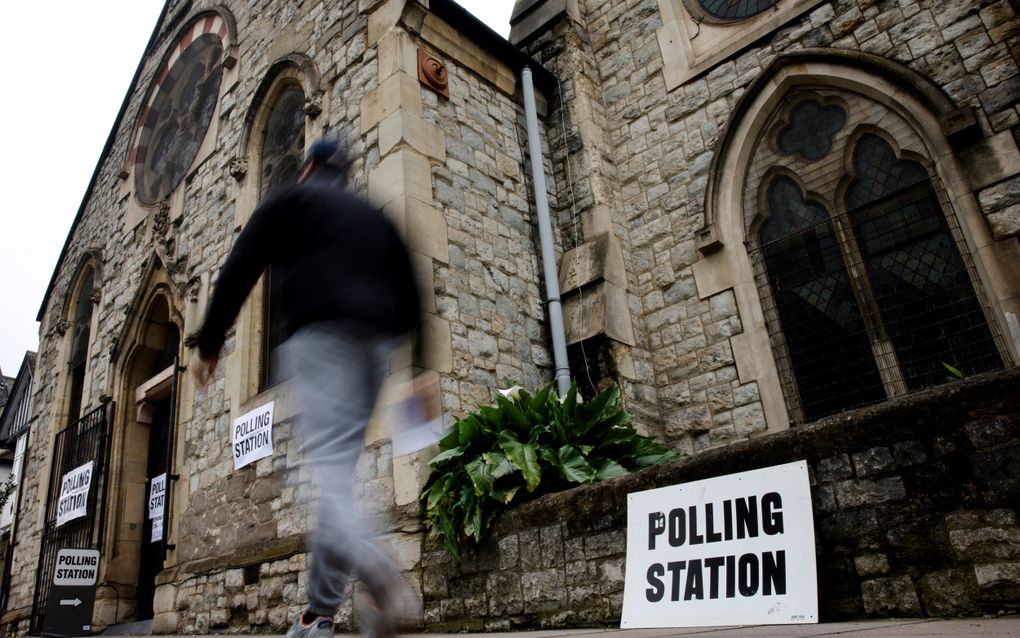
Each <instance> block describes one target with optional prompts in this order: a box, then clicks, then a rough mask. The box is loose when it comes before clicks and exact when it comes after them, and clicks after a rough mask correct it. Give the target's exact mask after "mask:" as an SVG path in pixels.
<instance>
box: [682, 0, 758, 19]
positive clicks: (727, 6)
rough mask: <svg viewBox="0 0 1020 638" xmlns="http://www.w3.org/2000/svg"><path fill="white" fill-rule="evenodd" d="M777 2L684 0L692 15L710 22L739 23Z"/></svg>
mask: <svg viewBox="0 0 1020 638" xmlns="http://www.w3.org/2000/svg"><path fill="white" fill-rule="evenodd" d="M776 2H777V0H684V4H685V5H687V8H688V9H689V10H691V13H692V14H693V15H695V16H696V17H698V18H701V19H703V20H706V21H709V22H739V21H740V20H746V19H747V18H750V17H753V16H756V15H758V14H759V13H761V12H762V11H765V10H767V9H771V8H772V7H774V6H775V5H776Z"/></svg>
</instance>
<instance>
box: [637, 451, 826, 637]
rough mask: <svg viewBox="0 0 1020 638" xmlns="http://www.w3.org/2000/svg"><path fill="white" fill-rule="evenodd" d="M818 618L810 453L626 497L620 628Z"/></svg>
mask: <svg viewBox="0 0 1020 638" xmlns="http://www.w3.org/2000/svg"><path fill="white" fill-rule="evenodd" d="M816 622H818V583H817V572H816V570H815V534H814V518H813V516H812V510H811V491H810V487H809V485H808V469H807V463H806V462H805V461H798V462H795V463H788V464H786V465H779V466H775V467H769V468H765V469H761V470H753V471H750V472H742V473H739V474H730V475H728V476H721V477H717V478H712V479H707V480H702V481H694V482H691V483H683V484H680V485H671V486H669V487H662V488H658V489H653V490H647V491H644V492H635V493H633V494H629V495H628V496H627V570H626V577H625V580H624V592H623V615H622V618H621V621H620V627H621V628H624V629H633V628H639V627H640V628H651V627H700V626H720V625H766V624H797V623H816Z"/></svg>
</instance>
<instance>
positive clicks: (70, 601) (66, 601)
mask: <svg viewBox="0 0 1020 638" xmlns="http://www.w3.org/2000/svg"><path fill="white" fill-rule="evenodd" d="M80 604H81V599H80V598H78V597H77V596H75V597H74V598H61V599H60V606H61V607H77V606H78V605H80Z"/></svg>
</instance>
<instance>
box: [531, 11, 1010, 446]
mask: <svg viewBox="0 0 1020 638" xmlns="http://www.w3.org/2000/svg"><path fill="white" fill-rule="evenodd" d="M788 4H789V5H791V6H792V5H798V6H800V5H803V6H804V7H805V9H804V10H803V11H800V12H794V13H793V14H791V15H793V17H792V18H790V19H789V20H787V22H785V23H783V24H778V25H777V26H776V27H775V28H774V29H772V31H770V32H768V33H766V34H765V35H763V36H761V37H756V38H755V39H754V41H753V42H751V41H748V42H747V46H745V47H744V48H743V49H741V50H737V51H734V52H733V53H732V54H730V55H728V56H726V57H723V58H721V59H719V60H718V61H717V62H716V63H715V64H714V65H713V66H710V67H706V68H704V69H703V70H702V71H699V72H698V73H697V74H695V75H694V76H692V77H690V78H689V79H687V80H685V81H684V82H682V83H680V84H677V85H672V84H671V83H670V82H668V81H666V80H665V79H664V78H668V77H670V73H671V70H672V69H673V68H674V67H676V66H677V65H680V64H681V63H682V61H680V60H678V59H676V58H675V55H676V54H675V52H671V50H670V49H669V48H668V47H664V46H662V45H660V39H659V38H661V37H663V36H662V35H661V33H660V31H661V29H663V27H664V22H663V21H664V19H666V18H664V13H663V11H664V10H663V7H667V6H668V7H673V12H674V13H676V12H680V9H679V7H681V5H682V3H681V0H658V2H656V1H655V0H623V1H622V2H606V1H602V0H591V1H589V2H585V3H582V11H581V16H580V17H579V18H568V17H564V18H562V19H561V20H559V21H558V22H554V23H552V24H551V25H550V26H549V27H547V28H546V29H544V30H539V31H537V32H535V33H533V34H531V35H530V37H529V38H528V39H527V40H526V41H524V42H523V43H522V44H523V46H524V47H525V49H526V50H527V51H529V52H530V53H531V54H532V55H534V56H535V57H536V59H538V60H540V61H541V62H542V63H543V64H545V65H546V66H548V68H550V69H553V70H554V71H555V72H556V74H557V76H558V77H559V78H560V80H561V83H562V84H561V91H562V94H563V96H564V97H563V104H562V106H561V108H558V109H557V111H558V112H556V113H554V114H553V116H552V118H551V122H552V126H551V127H550V135H551V136H552V138H553V139H554V141H555V144H554V146H553V156H554V158H555V159H556V165H555V170H554V175H555V178H556V179H555V187H556V194H555V195H556V198H557V201H558V202H559V203H560V205H561V206H560V210H561V211H564V212H563V220H562V222H561V225H562V227H563V228H564V229H565V231H564V238H565V239H566V240H567V241H568V244H567V245H571V244H572V243H574V242H576V243H583V242H585V241H592V240H594V239H595V232H596V231H595V230H594V229H593V228H592V227H591V224H588V225H587V226H585V225H584V224H582V223H580V222H578V221H577V220H574V219H572V217H571V216H569V215H567V212H568V204H569V203H570V202H571V201H572V200H571V195H573V201H574V202H576V203H575V206H576V208H577V210H578V211H579V213H580V215H579V218H580V220H582V221H583V220H587V217H585V215H591V214H592V213H591V212H590V211H592V210H594V209H595V208H596V206H595V205H596V204H598V203H603V204H605V205H606V206H608V207H609V208H610V209H611V212H610V213H609V215H610V217H611V220H612V222H611V226H612V227H613V229H614V231H615V233H616V235H617V236H618V238H619V241H620V243H621V245H622V246H624V247H625V249H624V251H623V255H624V270H625V273H626V289H627V292H628V295H629V296H630V308H631V312H632V321H633V325H634V335H635V345H634V347H633V348H630V349H629V351H630V353H631V355H632V357H633V361H634V362H636V364H637V366H638V369H639V370H640V374H638V375H637V380H635V381H631V380H627V379H624V380H623V381H624V383H623V385H624V389H625V396H626V398H627V401H628V409H629V410H630V411H631V412H632V413H634V414H635V415H636V416H637V417H638V419H639V420H640V421H641V422H642V423H645V424H647V426H648V427H649V429H650V430H651V431H653V432H655V433H657V434H658V435H659V436H661V437H662V438H663V439H665V440H668V441H669V442H670V443H671V445H673V446H674V447H676V448H677V449H680V450H683V451H686V452H695V453H696V452H701V451H704V450H709V449H712V448H715V447H718V446H721V445H727V444H730V443H732V442H735V441H740V440H745V439H748V438H753V437H757V436H761V435H762V434H764V433H765V432H776V431H779V430H781V429H783V428H785V427H787V426H788V424H787V422H788V420H789V419H788V415H787V414H786V413H785V412H784V408H782V407H781V405H782V403H783V397H782V396H777V388H776V387H775V384H774V383H772V382H769V381H768V379H767V378H762V377H757V378H752V377H751V375H750V374H749V372H750V371H751V370H752V369H753V368H754V367H756V366H757V365H758V359H755V360H754V361H750V362H748V361H747V360H746V357H745V360H743V361H742V360H741V358H740V353H739V352H736V351H737V350H738V349H739V348H740V347H741V344H744V345H743V347H745V348H747V346H746V344H747V343H749V342H750V336H749V332H748V331H749V330H753V329H754V326H755V324H756V323H757V322H758V321H760V320H759V319H758V318H757V317H756V316H755V313H752V312H749V311H748V309H747V308H746V304H743V305H742V304H741V303H736V302H735V300H734V295H735V294H736V295H737V296H738V297H739V295H740V291H739V290H738V289H737V288H725V287H724V288H723V289H722V290H721V291H719V292H715V291H714V290H713V292H712V293H711V294H705V293H704V292H703V291H704V290H705V289H706V288H711V285H708V286H706V282H705V281H704V280H703V279H704V278H703V277H701V273H700V272H699V271H698V270H697V264H698V262H699V261H701V260H702V259H703V257H702V256H701V255H700V254H699V251H698V250H697V248H698V246H699V242H700V241H701V237H699V231H700V229H702V228H703V227H705V225H706V223H708V222H709V221H710V220H708V219H706V217H705V197H706V192H707V190H708V184H709V181H710V179H711V178H712V176H713V175H712V170H711V167H712V163H713V160H714V159H715V155H716V153H717V152H718V150H719V148H718V146H719V141H720V139H721V135H722V133H723V131H724V130H726V128H727V127H730V128H733V127H735V126H737V125H738V124H739V122H737V121H734V115H733V114H734V112H735V108H736V107H737V106H738V104H739V103H740V100H741V97H742V96H743V95H744V94H745V92H746V91H747V90H748V88H749V87H751V86H752V84H753V83H754V81H755V80H756V79H758V78H759V77H761V76H762V74H763V73H765V72H766V70H767V69H768V68H769V65H770V64H771V63H772V62H774V61H775V60H776V58H777V57H778V56H781V55H784V54H786V53H789V52H792V51H797V50H802V49H808V48H810V49H812V50H817V51H820V52H824V51H825V50H833V51H839V52H844V53H848V54H851V55H852V53H850V52H863V53H867V54H874V55H877V56H881V57H883V58H885V59H887V60H888V61H890V62H892V63H896V64H902V65H904V66H906V67H907V68H909V69H910V70H911V71H913V72H916V73H918V74H919V75H920V76H923V77H924V78H926V79H927V80H928V81H930V82H932V83H933V84H934V85H935V86H937V87H939V90H940V91H942V92H944V94H945V95H946V96H948V98H949V99H951V100H952V101H953V103H954V104H956V105H958V106H959V107H960V108H962V109H964V110H967V109H972V110H973V113H974V114H975V117H976V120H975V121H976V122H977V127H978V129H979V136H980V137H981V138H982V139H981V141H980V142H979V143H976V144H975V145H974V147H973V149H971V150H967V151H966V152H964V153H963V155H964V159H965V162H966V165H965V166H964V168H965V170H966V171H967V178H968V179H969V180H970V181H971V183H972V185H973V188H974V190H973V191H972V192H973V196H974V199H976V200H977V202H978V203H979V205H980V207H981V210H980V212H979V213H978V217H979V219H980V221H981V223H987V225H988V228H989V230H990V232H991V234H992V236H993V239H994V240H997V241H1005V242H1007V244H1008V242H1009V241H1010V240H1012V239H1013V238H1015V237H1016V235H1017V231H1018V221H1017V220H1018V214H1017V210H1018V204H1017V202H1016V197H1015V192H1016V190H1017V186H1016V182H1017V177H1016V174H1017V170H1018V169H1020V156H1018V154H1017V150H1016V149H1017V144H1016V141H1015V139H1013V133H1011V131H1014V130H1015V127H1016V126H1017V124H1018V123H1020V110H1018V102H1020V89H1018V86H1020V85H1018V82H1020V79H1018V78H1020V67H1018V65H1017V59H1016V58H1017V56H1016V50H1017V47H1018V46H1020V19H1018V18H1017V16H1016V14H1015V10H1014V8H1015V3H1013V4H1012V5H1011V4H1010V3H1009V2H1008V0H982V1H980V2H977V1H972V0H947V1H946V2H938V3H931V2H926V1H923V0H892V1H889V2H874V1H872V0H848V1H842V0H841V1H828V2H806V1H801V0H795V1H793V2H790V3H788ZM665 15H668V13H666V14H665ZM763 20H765V18H763ZM748 22H751V21H748ZM734 29H737V30H739V29H738V28H737V27H734ZM699 63H700V62H699ZM586 100H587V103H586V104H582V103H585V101H586ZM582 106H583V108H582ZM559 111H562V113H560V112H559ZM593 114H594V115H593ZM561 118H562V119H563V121H564V122H565V124H566V130H565V131H564V132H562V133H561V132H560V130H559V127H560V119H561ZM591 122H597V123H598V124H599V127H598V128H599V129H600V131H599V133H598V135H594V134H591V133H589V130H590V128H591V126H590V124H591ZM968 157H970V158H971V159H968ZM596 158H597V159H596ZM603 158H604V159H603ZM738 183H739V181H738ZM606 185H608V191H609V192H610V193H611V196H605V195H602V193H603V192H605V190H607V189H606V188H605V186H606ZM600 187H601V188H600ZM981 218H983V219H981ZM576 227H580V232H579V230H577V229H576ZM599 232H600V231H599ZM740 239H743V237H741V238H740ZM975 244H976V245H977V246H979V247H980V246H981V245H982V244H983V241H980V240H979V241H976V242H975ZM1001 248H1002V250H1015V247H1014V248H1009V247H1008V246H1005V245H1004V246H1002V247H1001ZM1010 259H1015V257H1011V258H1010ZM713 268H714V269H718V268H719V266H716V265H713ZM713 277H724V275H721V274H719V273H714V274H713ZM997 279H998V278H997V277H995V276H993V277H990V280H991V281H992V282H994V281H995V280H997ZM1001 281H1005V280H1004V279H1003V280H1001ZM985 285H990V282H985ZM994 285H1000V284H999V283H996V284H994ZM1005 287H1006V288H1008V285H1007V286H1005ZM745 294H746V291H745ZM750 294H751V295H756V294H757V292H756V291H754V290H751V292H750ZM745 299H746V297H745ZM1013 299H1015V293H1013V294H1012V296H1011V297H1010V301H1008V302H1006V303H1007V307H1009V304H1014V303H1015V301H1013ZM737 301H741V300H740V299H738V300H737ZM758 345H764V346H765V349H767V346H768V344H767V343H765V344H762V343H761V342H759V343H758ZM753 350H754V351H755V352H756V353H757V354H755V355H754V357H756V358H758V357H768V356H769V354H768V353H765V352H760V351H761V350H763V348H759V347H758V346H757V345H756V346H754V347H753ZM766 400H768V401H772V402H771V403H766ZM777 405H778V406H780V407H777Z"/></svg>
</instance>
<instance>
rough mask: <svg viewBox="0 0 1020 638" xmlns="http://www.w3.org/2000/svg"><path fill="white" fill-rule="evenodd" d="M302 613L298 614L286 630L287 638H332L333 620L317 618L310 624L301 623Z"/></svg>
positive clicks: (324, 617)
mask: <svg viewBox="0 0 1020 638" xmlns="http://www.w3.org/2000/svg"><path fill="white" fill-rule="evenodd" d="M303 615H304V613H300V614H298V617H297V618H295V619H294V624H293V625H291V626H290V629H288V630H287V638H333V619H332V618H327V617H326V616H318V617H317V618H316V619H315V620H313V621H312V622H311V623H310V624H308V625H306V624H305V623H303V622H301V617H302V616H303Z"/></svg>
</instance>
